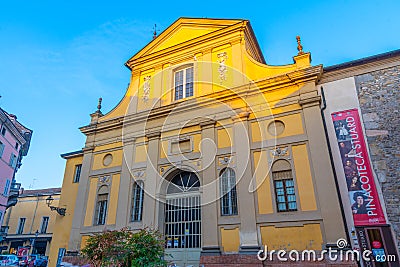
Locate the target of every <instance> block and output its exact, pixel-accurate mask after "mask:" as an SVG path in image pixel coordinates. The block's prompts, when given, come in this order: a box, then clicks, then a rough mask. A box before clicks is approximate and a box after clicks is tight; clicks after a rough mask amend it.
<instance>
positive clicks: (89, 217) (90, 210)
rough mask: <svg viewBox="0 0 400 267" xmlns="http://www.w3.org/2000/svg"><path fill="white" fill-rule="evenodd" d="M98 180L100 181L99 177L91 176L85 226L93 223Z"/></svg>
mask: <svg viewBox="0 0 400 267" xmlns="http://www.w3.org/2000/svg"><path fill="white" fill-rule="evenodd" d="M97 182H98V178H97V177H96V178H91V180H90V187H89V196H88V200H87V205H86V214H85V221H84V223H83V225H84V226H91V225H93V216H94V207H95V201H96V194H97Z"/></svg>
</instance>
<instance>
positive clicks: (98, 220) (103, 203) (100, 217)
mask: <svg viewBox="0 0 400 267" xmlns="http://www.w3.org/2000/svg"><path fill="white" fill-rule="evenodd" d="M107 204H108V194H100V195H98V197H97V205H96V216H95V225H104V224H106V217H107Z"/></svg>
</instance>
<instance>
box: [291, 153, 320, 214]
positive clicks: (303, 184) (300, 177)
mask: <svg viewBox="0 0 400 267" xmlns="http://www.w3.org/2000/svg"><path fill="white" fill-rule="evenodd" d="M292 152H293V161H294V169H295V171H296V182H297V188H298V190H299V198H300V205H301V210H302V211H309V210H316V209H317V202H316V199H315V194H314V185H313V181H312V176H311V170H310V162H309V160H308V153H307V147H306V145H298V146H293V147H292Z"/></svg>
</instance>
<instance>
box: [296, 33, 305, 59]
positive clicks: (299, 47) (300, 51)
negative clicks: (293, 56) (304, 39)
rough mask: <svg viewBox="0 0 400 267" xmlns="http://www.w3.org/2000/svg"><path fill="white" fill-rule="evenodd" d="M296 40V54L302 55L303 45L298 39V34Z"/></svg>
mask: <svg viewBox="0 0 400 267" xmlns="http://www.w3.org/2000/svg"><path fill="white" fill-rule="evenodd" d="M296 40H297V51H299V53H298V55H302V54H304V52H303V46H302V45H301V40H300V36H299V35H297V36H296Z"/></svg>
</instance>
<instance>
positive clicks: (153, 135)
mask: <svg viewBox="0 0 400 267" xmlns="http://www.w3.org/2000/svg"><path fill="white" fill-rule="evenodd" d="M160 136H161V132H160V131H158V130H147V131H146V137H147V139H148V140H149V141H150V140H154V139H159V138H160Z"/></svg>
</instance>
